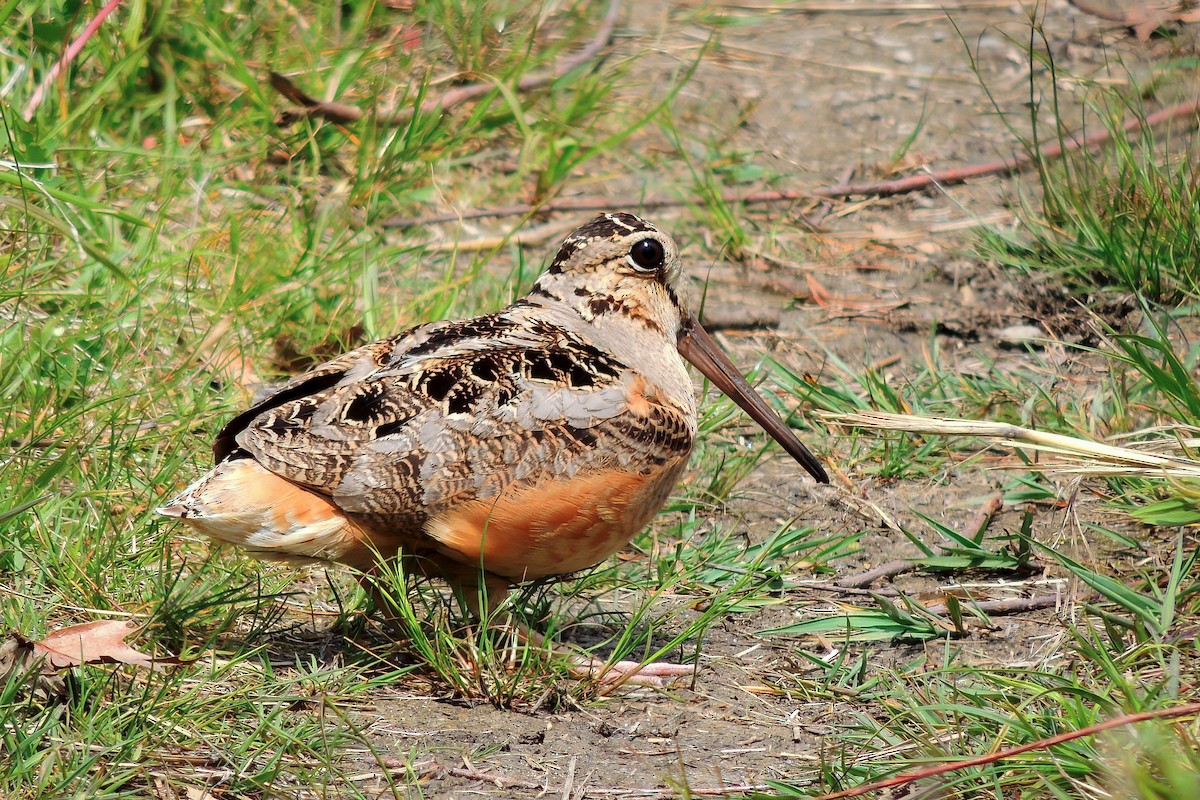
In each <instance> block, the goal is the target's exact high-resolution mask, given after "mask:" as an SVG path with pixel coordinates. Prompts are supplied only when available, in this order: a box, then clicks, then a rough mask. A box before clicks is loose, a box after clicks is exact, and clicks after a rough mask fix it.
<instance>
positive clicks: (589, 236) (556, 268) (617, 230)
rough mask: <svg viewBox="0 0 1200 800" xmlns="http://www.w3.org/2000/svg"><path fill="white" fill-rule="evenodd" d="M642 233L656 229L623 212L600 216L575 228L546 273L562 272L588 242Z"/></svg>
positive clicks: (640, 219) (639, 218)
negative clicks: (564, 266) (563, 267)
mask: <svg viewBox="0 0 1200 800" xmlns="http://www.w3.org/2000/svg"><path fill="white" fill-rule="evenodd" d="M642 231H655V232H657V231H658V228H656V227H654V226H653V225H651V224H650V223H649V222H646V220H644V219H642V218H641V217H638V216H635V215H633V214H628V213H626V212H624V211H618V212H616V213H611V214H600V215H599V216H597V217H595V218H594V219H592V221H591V222H588V223H587V224H585V225H582V226H580V227H578V228H576V229H575V230H574V231H573V232H572V233H571V235H570V236H568V237H567V238H566V239H565V240H564V241H563V243H562V247H560V248H559V249H558V255H556V256H555V257H554V261H552V262H551V264H550V267H549V268H548V269H547V270H546V271H547V272H549V273H550V274H551V275H556V274H558V273H560V272H562V265H563V264H564V263H566V262H567V261H568V260H569V259H570V258H571V257H572V256H573V255H575V254H576V253H578V252H579V250H580V249H581V248H582V247H583V246H584V245H586V244H587V243H588V242H591V241H595V240H596V239H616V238H620V237H624V236H628V235H629V234H631V233H639V232H642Z"/></svg>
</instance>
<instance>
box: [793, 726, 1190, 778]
mask: <svg viewBox="0 0 1200 800" xmlns="http://www.w3.org/2000/svg"><path fill="white" fill-rule="evenodd" d="M1195 714H1200V703H1188V704H1187V705H1182V706H1176V707H1174V708H1159V709H1155V710H1154V711H1141V712H1139V713H1136V714H1123V715H1122V716H1119V717H1113V718H1112V719H1106V720H1104V721H1103V722H1097V723H1096V724H1095V725H1088V726H1087V727H1086V728H1080V729H1079V730H1074V731H1066V732H1065V733H1060V734H1057V735H1055V736H1048V737H1046V738H1045V739H1038V740H1037V741H1036V742H1029V743H1028V744H1023V745H1019V746H1018V747H1011V748H1008V749H1007V750H1000V751H998V752H995V753H987V754H985V755H982V756H975V757H973V758H964V759H962V760H960V761H952V762H950V763H947V764H937V765H935V766H932V767H925V768H924V769H918V770H914V771H913V772H905V773H903V774H901V775H893V776H892V777H890V778H884V779H883V780H881V781H876V782H875V783H868V784H865V785H863V786H855V787H854V788H852V789H845V790H843V791H840V792H834V793H832V794H823V795H821V796H820V797H814V798H812V800H843V798H847V797H862V796H863V795H865V794H871V793H872V792H878V791H880V790H882V789H890V788H891V787H893V786H904V785H907V784H912V783H916V782H917V781H921V780H925V779H926V778H933V777H936V776H938V775H945V774H946V773H948V772H955V771H957V770H960V769H969V768H971V767H982V766H986V765H987V764H994V763H996V762H997V761H1002V760H1004V759H1006V758H1012V757H1013V756H1019V755H1021V754H1022V753H1028V752H1031V751H1033V750H1048V749H1050V748H1051V747H1054V746H1055V745H1060V744H1063V743H1064V742H1070V741H1074V740H1075V739H1082V738H1083V737H1085V736H1093V735H1095V734H1097V733H1100V732H1102V731H1107V730H1110V729H1112V728H1119V727H1122V726H1125V725H1133V724H1135V723H1138V722H1146V721H1148V720H1152V719H1175V718H1177V717H1189V716H1193V715H1195Z"/></svg>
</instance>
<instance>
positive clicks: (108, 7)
mask: <svg viewBox="0 0 1200 800" xmlns="http://www.w3.org/2000/svg"><path fill="white" fill-rule="evenodd" d="M119 5H121V0H108V2H107V3H105V4H104V8H102V9H100V13H98V14H97V15H96V16H95V17H93V18H92V21H91V22H89V23H88V24H87V27H86V28H84V29H83V33H81V34H79V36H77V37H75V41H73V42H71V43H70V44H69V45H67V49H66V50H64V51H63V54H62V55H61V56H59V57H58V61H55V62H54V66H52V67H50V71H49V72H47V73H46V77H44V78H42V82H41V83H39V84H38V85H37V88H36V89H34V90H33V95H32V96H31V97H30V98H29V102H28V103H26V104H25V108H24V110H22V111H21V116H22V117H23V118H24V119H25V121H26V122H29V121H30V120H31V119H33V114H34V112H35V111H37V110H38V107H39V106H40V105H41V104H42V101H43V100H44V99H45V98H46V92H47V90H49V88H50V85H51V84H53V83H54V81H56V80H58V76H59V75H60V74H61V73H62V71H63V70H64V69H65V68H66V67H67V66H68V65H70V63H71V62H72V61H74V60H75V57H76V56H78V55H79V51H80V50H82V49H83V46H84V45H85V44H87V42H88V40H89V39H91V38H92V37H93V36H95V35H96V31H98V30H100V26H101V25H102V24H103V23H104V20H106V19H108V16H109V15H110V14H112V13H113V12H114V11H116V10H117V6H119Z"/></svg>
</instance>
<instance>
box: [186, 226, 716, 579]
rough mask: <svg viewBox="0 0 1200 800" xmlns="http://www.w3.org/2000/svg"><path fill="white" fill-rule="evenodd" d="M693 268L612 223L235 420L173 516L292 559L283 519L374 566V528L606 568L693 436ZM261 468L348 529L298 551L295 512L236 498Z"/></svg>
mask: <svg viewBox="0 0 1200 800" xmlns="http://www.w3.org/2000/svg"><path fill="white" fill-rule="evenodd" d="M647 241H649V242H650V243H649V244H639V243H642V242H647ZM635 248H636V249H637V252H638V256H637V258H640V259H642V260H643V261H644V262H645V263H638V261H637V260H635V258H634V257H633V256H631V255H630V254H631V253H632V252H634V250H635ZM679 280H680V268H679V257H678V251H677V249H676V247H675V245H674V243H673V242H672V241H671V240H670V238H669V237H667V236H665V235H664V234H662V233H661V232H660V231H658V230H657V229H656V228H654V227H653V226H652V225H650V224H649V223H646V222H645V221H643V220H640V219H639V218H637V217H635V216H633V215H629V214H608V215H602V216H599V217H597V218H596V219H594V220H592V222H590V223H588V224H587V225H585V226H583V227H581V228H580V229H578V230H577V231H576V232H575V233H573V234H572V235H571V236H570V237H569V238H567V239H566V241H565V242H564V243H563V245H562V247H561V249H560V250H559V252H558V255H557V257H556V258H555V259H554V261H553V262H552V263H551V265H550V266H549V268H548V269H547V270H546V272H545V273H544V274H543V275H542V276H541V277H540V278H539V279H538V281H537V283H536V284H535V285H534V287H533V289H532V290H531V292H530V293H529V295H527V296H526V297H525V298H523V299H521V300H519V301H517V302H516V303H513V304H512V305H511V306H509V307H508V308H505V309H503V310H502V311H499V312H496V313H494V314H488V315H485V316H481V317H475V318H473V319H468V320H464V321H460V322H435V323H430V324H427V325H421V326H418V327H416V328H413V329H411V330H408V331H405V332H403V333H401V334H398V335H396V336H393V337H391V338H389V339H386V340H384V341H381V342H376V343H374V344H371V345H367V346H365V347H362V348H359V349H357V350H354V351H352V352H349V353H346V354H344V355H342V356H339V357H338V358H335V359H333V360H332V361H330V362H328V363H325V364H322V365H320V366H318V367H316V368H315V369H313V370H311V371H310V372H308V373H305V374H303V375H299V376H297V377H295V378H293V379H291V380H290V381H288V382H287V383H286V384H284V385H283V386H281V387H280V388H279V389H278V390H277V391H275V392H274V393H273V394H271V395H270V396H268V397H266V398H265V399H264V400H262V401H261V402H259V403H258V404H257V405H256V406H254V407H253V408H251V409H250V410H248V411H246V412H244V413H242V414H240V415H238V416H237V417H235V418H234V419H233V420H232V421H231V422H230V423H229V424H228V425H226V427H225V428H224V429H223V430H222V431H221V433H220V434H219V435H218V436H217V439H216V442H215V444H214V455H215V457H216V459H217V462H218V467H217V469H216V470H214V472H213V473H210V474H209V475H208V476H206V477H205V478H203V479H201V481H199V482H198V483H197V484H196V485H194V486H193V487H191V488H189V489H188V490H187V491H186V492H184V494H183V495H181V496H180V497H179V498H178V499H177V500H176V501H174V502H173V503H172V504H171V505H169V506H168V507H167V508H165V509H164V513H167V514H170V515H173V516H179V517H183V518H184V519H187V520H188V521H189V522H191V523H192V524H193V525H194V526H195V527H197V528H198V529H201V530H203V531H204V532H205V533H208V534H209V535H215V536H217V537H218V538H221V539H225V540H227V541H233V542H235V543H237V544H240V545H243V546H247V547H249V548H250V549H252V550H256V551H259V552H262V553H265V554H268V555H283V556H286V555H289V553H288V552H281V551H280V550H279V548H277V547H275V546H274V541H275V540H273V539H272V537H271V536H270V535H269V533H270V531H267V530H264V528H270V527H271V526H272V525H273V526H275V527H277V528H286V531H287V535H288V536H290V539H288V541H289V543H290V544H291V545H293V550H294V551H295V552H294V553H293V554H296V555H302V556H313V555H314V554H315V556H316V557H321V558H328V559H331V560H346V561H350V562H352V563H359V564H361V563H367V562H369V560H370V559H369V558H367V557H366V556H365V555H364V554H363V553H362V552H361V550H362V548H361V547H360V546H359V545H360V544H366V543H367V542H365V541H364V539H369V540H370V545H371V546H372V547H376V548H382V549H383V550H385V551H386V550H389V549H391V550H394V549H397V548H398V549H400V550H402V551H404V552H405V553H408V554H410V555H416V556H421V555H427V556H432V557H434V559H435V562H438V563H440V562H441V561H444V559H445V558H449V559H451V560H453V561H457V562H460V563H462V564H464V565H466V566H473V567H475V568H478V566H479V561H480V559H481V558H483V568H484V569H485V570H486V571H488V572H491V573H495V574H498V575H501V576H503V577H505V578H508V579H511V580H521V579H525V578H535V577H542V576H544V575H550V574H561V573H566V572H571V571H575V570H578V569H581V568H583V567H586V566H590V565H591V564H593V563H596V562H597V561H599V560H601V559H603V558H604V557H606V556H607V555H609V554H611V552H613V551H615V550H616V549H618V548H619V547H621V546H622V545H623V544H624V543H625V542H626V541H628V539H629V538H630V537H632V536H633V535H634V534H635V533H636V532H637V530H638V529H639V528H641V527H642V526H643V525H645V523H646V522H647V521H648V520H649V518H650V517H651V516H652V515H653V514H654V513H655V512H656V511H657V510H658V508H659V507H660V506H661V505H662V503H663V502H664V501H665V500H666V497H667V494H668V493H669V491H670V489H671V486H672V485H673V484H674V483H675V481H676V480H677V478H678V476H679V473H680V472H681V470H682V468H683V466H684V464H685V463H686V460H687V456H688V454H689V453H690V451H691V448H692V444H693V440H694V437H695V433H696V405H695V398H694V395H693V392H692V386H691V380H690V378H689V377H688V375H687V371H686V368H685V366H684V362H683V360H682V359H681V358H680V357H679V355H678V354H677V353H676V351H675V334H676V332H677V330H678V328H679V321H680V318H681V317H680V315H681V308H680V305H679V300H678V296H677V291H678V283H679ZM244 460H249V461H250V462H251V463H252V465H253V466H250V465H247V464H239V463H238V462H241V461H244ZM223 467H224V470H223V469H222V468H223ZM260 475H261V476H263V477H264V478H265V477H266V476H271V477H273V478H274V479H280V478H281V479H283V481H285V482H286V484H290V485H292V486H294V487H297V488H299V489H303V490H307V491H308V492H311V493H313V494H315V495H316V496H317V497H318V498H319V499H321V500H323V501H326V502H327V503H328V505H329V506H330V508H332V509H334V510H336V511H337V512H340V515H341V516H342V517H344V520H343V521H341V522H339V523H338V526H340V527H337V530H338V537H340V538H338V542H335V544H334V545H333V546H327V545H322V544H321V543H319V542H315V541H313V542H306V545H307V548H306V549H303V548H301V549H297V548H295V547H294V544H295V542H294V540H295V539H296V538H303V536H304V534H302V533H297V531H299V530H300V528H299V527H298V526H297V525H295V524H291V523H288V524H286V525H285V524H284V523H280V522H278V521H274V520H273V518H271V519H268V518H267V516H265V515H264V514H258V515H257V516H256V515H254V514H252V513H249V512H247V511H246V510H245V509H240V508H238V509H233V510H231V508H230V506H231V505H236V504H237V501H236V499H234V498H233V495H235V494H237V493H238V492H239V491H240V492H242V493H243V494H245V493H246V490H245V489H244V487H243V484H245V483H246V482H247V481H251V480H257V479H258V477H257V476H260ZM235 483H236V484H237V486H238V487H242V488H239V489H236V490H235V489H234V488H231V487H233V485H234V484H235ZM222 487H223V490H222ZM573 487H574V488H573ZM581 487H583V488H586V489H587V490H589V491H590V492H591V494H592V497H587V496H582V497H581V496H579V492H580V490H581ZM206 495H207V496H209V497H210V498H211V497H214V496H215V497H217V499H218V500H219V503H218V504H214V503H212V502H206ZM555 498H558V499H557V500H555ZM535 499H536V500H537V502H538V503H539V506H538V507H536V508H535V507H529V508H527V509H526V516H527V519H523V518H521V513H522V512H521V509H520V507H521V506H523V505H528V504H529V503H530V502H531V501H533V500H535ZM556 504H557V505H564V504H565V508H564V509H558V508H557V506H556ZM568 511H569V512H570V513H568ZM539 512H541V513H542V516H546V515H548V517H547V518H544V519H543V518H540V517H539ZM314 513H316V512H314ZM276 516H277V515H276ZM222 517H224V518H225V520H226V521H228V520H232V524H229V525H225V526H222ZM247 517H249V518H250V519H248V520H246V519H243V518H247ZM332 525H333V523H329V525H326V526H324V527H321V526H318V527H320V528H321V532H322V533H324V532H325V527H331V526H332ZM247 526H249V527H253V528H255V529H254V530H246V528H247ZM283 538H286V537H285V536H284V532H283V531H281V532H280V539H283ZM489 538H493V539H495V540H496V541H495V542H494V543H493V542H489V541H487V540H488V539H489ZM501 538H504V539H505V540H509V542H510V543H506V542H503V541H500V539H501ZM596 540H599V541H596ZM493 545H494V546H493ZM339 548H342V549H339ZM343 550H344V552H343ZM493 551H496V552H493ZM501 551H503V552H501ZM497 553H498V554H497ZM384 555H389V553H387V552H384ZM437 571H438V568H437V566H436V564H435V569H434V572H437Z"/></svg>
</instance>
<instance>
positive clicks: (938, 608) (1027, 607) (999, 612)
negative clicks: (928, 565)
mask: <svg viewBox="0 0 1200 800" xmlns="http://www.w3.org/2000/svg"><path fill="white" fill-rule="evenodd" d="M1061 602H1062V595H1060V594H1044V595H1038V596H1036V597H1006V598H1004V599H1002V600H979V601H974V602H971V603H970V605H967V604H966V603H963V604H962V605H963V608H964V609H967V610H971V609H974V610H977V611H982V612H983V613H985V614H994V615H996V616H998V617H1002V616H1004V615H1006V614H1020V613H1021V612H1022V611H1034V610H1036V609H1039V608H1054V607H1056V606H1057V605H1058V604H1059V603H1061ZM925 610H926V611H928V612H929V613H930V614H937V615H939V616H940V615H942V614H945V613H946V612H947V611H949V609H948V608H947V607H946V604H945V603H938V604H936V605H932V606H925Z"/></svg>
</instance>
